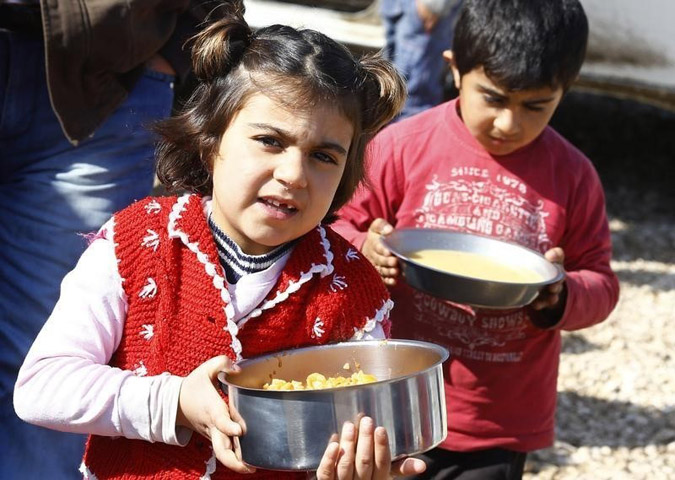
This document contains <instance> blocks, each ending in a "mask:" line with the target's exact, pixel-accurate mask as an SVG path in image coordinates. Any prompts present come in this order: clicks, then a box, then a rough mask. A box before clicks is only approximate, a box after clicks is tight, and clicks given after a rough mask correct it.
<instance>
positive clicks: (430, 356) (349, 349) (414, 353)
mask: <svg viewBox="0 0 675 480" xmlns="http://www.w3.org/2000/svg"><path fill="white" fill-rule="evenodd" d="M447 358H448V352H447V350H446V349H445V348H443V347H441V346H438V345H434V344H432V343H426V342H419V341H412V340H386V341H379V340H368V341H361V342H343V343H337V344H333V345H322V346H315V347H306V348H300V349H296V350H289V351H285V352H279V353H275V354H271V355H266V356H262V357H258V358H253V359H248V360H244V361H242V362H240V363H239V366H240V367H241V371H240V372H239V373H237V374H227V375H225V374H221V376H220V377H219V378H220V380H221V387H222V388H223V390H224V391H225V392H226V393H227V394H228V396H229V405H230V409H231V411H232V414H233V415H235V416H237V417H239V418H241V419H242V420H243V422H244V424H245V429H244V434H243V435H242V436H241V437H240V439H239V442H240V445H241V453H242V459H243V460H244V462H246V463H247V464H249V465H252V466H255V467H258V468H265V469H270V470H315V469H316V468H317V467H318V466H319V462H320V461H321V457H322V456H323V454H324V451H325V449H326V446H327V445H328V443H329V441H330V439H331V436H332V435H334V434H337V433H339V432H340V431H341V429H342V425H343V424H344V422H346V421H351V422H357V421H358V420H359V418H360V417H361V416H364V415H366V416H369V417H371V418H372V419H373V421H374V423H375V425H378V426H382V427H384V428H386V429H387V433H388V436H389V447H390V450H391V455H392V458H393V459H399V458H403V457H405V456H409V455H414V454H416V453H420V452H423V451H426V450H429V449H431V448H433V447H435V446H436V445H438V444H439V443H441V442H442V441H443V440H444V439H445V436H446V433H447V419H446V411H445V394H444V383H443V371H442V366H441V365H442V363H443V362H444V361H445V360H446V359H447ZM346 362H347V363H348V364H349V367H350V370H352V371H356V372H358V370H362V371H364V372H368V374H372V375H374V376H375V377H376V378H377V381H375V382H371V383H364V384H360V385H351V386H341V387H333V388H327V389H321V390H265V389H264V388H263V385H264V384H265V383H268V382H270V381H271V380H272V379H274V378H277V379H283V378H288V379H302V378H306V377H307V376H308V375H310V374H312V373H316V372H318V373H321V374H322V375H323V376H325V377H331V376H333V377H337V376H341V375H344V373H345V368H344V367H345V364H346Z"/></svg>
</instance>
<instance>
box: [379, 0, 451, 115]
mask: <svg viewBox="0 0 675 480" xmlns="http://www.w3.org/2000/svg"><path fill="white" fill-rule="evenodd" d="M461 3H462V0H381V5H380V15H381V17H382V21H383V23H384V28H385V41H386V44H385V55H386V57H387V58H389V59H390V60H391V61H392V62H394V65H396V68H397V69H398V71H399V73H401V75H403V77H404V78H405V79H406V82H407V85H408V100H407V101H406V104H405V106H404V107H403V111H402V112H401V115H400V116H399V119H400V118H405V117H409V116H411V115H414V114H416V113H419V112H421V111H423V110H426V109H428V108H431V107H434V106H436V105H438V104H439V103H441V102H442V101H443V100H444V90H445V88H444V87H445V76H446V75H445V73H446V71H447V64H446V63H445V61H444V60H443V55H442V54H443V51H444V50H450V49H451V47H452V37H453V33H454V24H455V20H456V17H457V12H458V11H459V7H460V5H461Z"/></svg>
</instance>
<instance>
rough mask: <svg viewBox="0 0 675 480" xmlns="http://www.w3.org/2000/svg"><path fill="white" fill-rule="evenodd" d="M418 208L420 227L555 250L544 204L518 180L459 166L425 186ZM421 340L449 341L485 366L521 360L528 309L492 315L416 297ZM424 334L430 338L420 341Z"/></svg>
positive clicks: (460, 352) (421, 295) (420, 295)
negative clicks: (548, 230)
mask: <svg viewBox="0 0 675 480" xmlns="http://www.w3.org/2000/svg"><path fill="white" fill-rule="evenodd" d="M426 191H427V193H426V194H425V196H424V199H423V204H422V205H421V206H419V207H418V208H417V209H416V210H415V223H416V226H417V227H418V228H439V229H452V230H458V231H463V232H469V233H477V234H481V235H487V236H491V237H493V238H498V239H501V240H506V241H511V242H516V243H519V244H521V245H524V246H526V247H528V248H531V249H533V250H536V251H539V252H544V251H546V250H548V249H549V248H551V241H550V239H549V237H548V235H547V233H546V224H545V219H546V217H547V216H548V215H549V214H548V212H545V211H544V210H543V207H544V204H543V201H541V200H538V201H536V202H534V203H533V202H532V201H531V200H530V199H528V197H527V186H526V185H525V184H523V183H522V182H520V181H519V180H518V179H517V178H515V177H511V176H508V175H505V174H503V173H496V174H495V173H493V172H490V171H489V170H487V169H480V168H476V167H455V168H453V169H452V170H451V172H450V178H449V180H448V181H447V182H441V181H439V179H438V176H434V177H433V179H432V181H431V182H430V183H429V184H427V185H426ZM413 302H414V312H413V315H414V317H415V320H416V324H417V325H419V326H420V327H421V328H420V329H418V332H417V333H418V334H419V335H420V339H421V340H422V339H426V340H429V341H439V339H440V338H443V339H445V340H446V345H448V346H449V347H450V354H451V355H453V356H455V357H462V358H470V359H473V360H479V361H485V362H494V363H502V362H519V361H520V360H521V358H522V341H523V340H524V339H525V337H526V330H527V328H528V324H529V322H528V320H527V315H526V313H525V311H524V310H523V309H518V310H510V311H487V310H480V311H478V312H477V311H475V310H474V309H472V308H470V307H466V306H460V305H453V304H451V303H449V302H445V301H443V300H440V299H437V298H434V297H432V296H430V295H427V294H425V293H423V292H420V291H415V292H414V293H413ZM421 336H424V337H426V338H421Z"/></svg>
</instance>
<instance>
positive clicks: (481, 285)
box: [382, 228, 564, 309]
mask: <svg viewBox="0 0 675 480" xmlns="http://www.w3.org/2000/svg"><path fill="white" fill-rule="evenodd" d="M382 243H383V244H384V246H385V247H387V248H388V249H389V250H390V251H391V252H392V253H393V254H394V255H396V256H397V257H398V258H399V260H400V262H399V263H400V267H401V271H402V273H403V275H404V277H405V280H406V282H407V283H408V284H409V285H410V286H412V287H414V288H416V289H418V290H422V291H424V292H426V293H429V294H430V295H434V296H436V297H440V298H443V299H446V300H450V301H453V302H457V303H464V304H468V305H472V306H475V307H481V308H499V309H503V308H516V307H522V306H525V305H528V304H529V303H531V302H532V301H533V300H534V299H535V298H536V297H537V295H538V294H539V292H540V291H541V289H542V288H544V287H545V286H547V285H550V284H552V283H555V282H558V281H560V280H562V278H563V277H564V273H563V271H562V270H561V269H560V268H559V267H557V266H556V265H554V264H553V263H551V262H549V261H548V260H546V258H544V256H543V255H541V254H540V253H539V252H535V251H533V250H530V249H528V248H526V247H523V246H522V245H517V244H515V243H509V242H505V241H501V240H497V239H494V238H489V237H483V236H480V235H474V234H469V233H462V232H454V231H450V230H437V229H426V228H410V229H396V230H394V231H393V232H392V233H391V234H390V235H387V236H385V237H382Z"/></svg>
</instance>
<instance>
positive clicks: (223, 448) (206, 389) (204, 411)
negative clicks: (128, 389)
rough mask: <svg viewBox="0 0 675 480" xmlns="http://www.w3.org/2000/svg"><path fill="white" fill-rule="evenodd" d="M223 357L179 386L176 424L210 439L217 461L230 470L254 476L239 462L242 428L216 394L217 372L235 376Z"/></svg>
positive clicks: (210, 363)
mask: <svg viewBox="0 0 675 480" xmlns="http://www.w3.org/2000/svg"><path fill="white" fill-rule="evenodd" d="M238 371H239V367H237V366H236V365H233V364H232V362H231V361H230V359H229V358H227V357H226V356H224V355H221V356H219V357H214V358H212V359H210V360H207V361H206V362H204V363H202V364H201V365H200V366H199V367H197V368H196V369H194V370H193V371H192V373H190V374H189V375H188V376H187V377H185V379H183V384H182V385H181V389H180V394H179V397H178V413H177V416H176V424H177V425H181V426H184V427H188V428H190V429H192V430H194V431H195V432H197V433H199V434H201V435H203V436H205V437H206V438H208V439H209V440H211V444H212V445H213V452H214V453H215V455H216V458H217V459H218V460H219V461H220V463H222V464H223V465H225V466H226V467H227V468H229V469H230V470H233V471H235V472H238V473H253V472H254V471H255V469H252V468H250V467H248V466H247V465H246V464H244V462H243V461H242V460H241V450H240V448H239V439H238V438H237V437H239V436H240V435H241V434H242V432H243V431H244V430H243V429H244V426H243V425H242V424H239V423H237V422H235V421H233V420H232V418H231V416H230V412H229V409H228V407H227V404H226V403H225V401H224V400H223V399H222V397H221V396H220V394H219V393H218V386H217V385H218V379H217V377H218V373H220V372H227V373H236V372H238Z"/></svg>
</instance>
